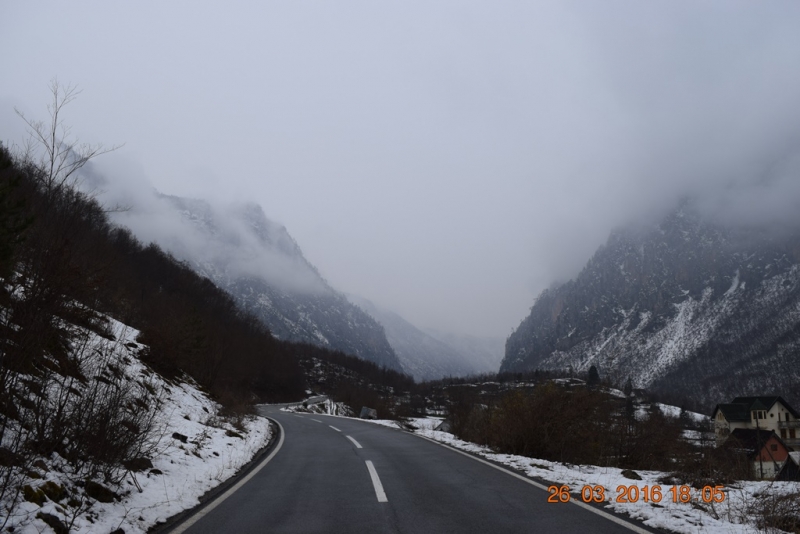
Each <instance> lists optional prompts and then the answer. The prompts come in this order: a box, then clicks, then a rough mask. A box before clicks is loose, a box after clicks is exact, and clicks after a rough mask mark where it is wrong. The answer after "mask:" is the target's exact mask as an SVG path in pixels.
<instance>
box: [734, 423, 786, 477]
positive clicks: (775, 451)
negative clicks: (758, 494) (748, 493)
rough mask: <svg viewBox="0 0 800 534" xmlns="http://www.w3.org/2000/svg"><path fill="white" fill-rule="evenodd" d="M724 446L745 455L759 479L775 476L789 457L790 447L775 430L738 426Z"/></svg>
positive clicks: (752, 471) (754, 474) (753, 473)
mask: <svg viewBox="0 0 800 534" xmlns="http://www.w3.org/2000/svg"><path fill="white" fill-rule="evenodd" d="M722 446H723V447H724V448H725V449H727V450H729V451H731V452H733V453H735V454H737V455H742V456H744V457H745V458H746V459H747V461H748V463H749V464H750V471H751V474H752V475H753V476H755V478H758V479H773V478H775V476H776V475H777V474H778V473H779V472H780V471H781V469H782V468H783V465H784V464H785V463H786V461H787V459H788V458H789V448H788V447H787V446H786V444H785V443H784V442H783V440H781V438H779V437H778V435H777V434H776V433H775V432H774V431H773V430H760V429H752V428H736V429H734V430H733V431H732V432H731V433H730V435H729V436H728V439H726V440H725V443H723V445H722Z"/></svg>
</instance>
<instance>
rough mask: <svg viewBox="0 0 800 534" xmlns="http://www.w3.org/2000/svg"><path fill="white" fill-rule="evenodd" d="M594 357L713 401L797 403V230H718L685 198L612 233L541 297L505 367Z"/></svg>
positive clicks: (582, 366)
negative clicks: (659, 215) (653, 220)
mask: <svg viewBox="0 0 800 534" xmlns="http://www.w3.org/2000/svg"><path fill="white" fill-rule="evenodd" d="M591 365H596V366H597V367H598V368H599V369H600V372H601V374H602V375H605V376H610V377H611V378H613V379H616V380H618V381H620V382H622V381H624V380H625V379H626V378H627V377H628V376H630V377H631V378H632V379H633V383H634V384H635V385H636V386H637V387H647V388H651V389H654V390H661V391H670V392H674V393H677V394H679V395H683V396H686V397H688V398H692V399H695V400H697V401H700V402H703V403H705V404H706V405H710V406H713V404H715V403H717V402H722V401H723V400H725V399H727V398H729V397H731V396H735V395H746V394H757V393H758V394H766V393H775V394H781V395H784V396H785V397H786V398H787V399H788V398H791V399H792V400H791V401H790V402H794V403H797V402H798V401H800V233H789V232H785V231H784V232H782V233H781V234H780V235H778V234H774V233H767V232H765V231H758V230H753V229H749V230H745V229H742V228H738V229H736V230H732V229H727V228H723V227H721V226H718V225H715V224H713V223H711V222H709V221H707V220H704V219H703V218H702V217H701V216H699V215H698V214H697V213H696V212H695V211H694V210H693V209H692V208H691V207H690V204H688V203H684V204H682V206H681V207H680V208H678V209H676V210H675V211H673V212H672V213H671V214H669V215H668V216H667V217H666V218H665V219H664V220H663V221H662V222H661V223H660V224H658V225H657V226H655V227H652V228H648V229H644V230H640V231H617V232H614V233H613V234H612V235H611V237H610V238H609V240H608V243H607V244H606V245H605V246H604V247H601V248H600V249H599V250H598V251H597V252H596V253H595V255H594V256H593V257H592V258H591V259H590V260H589V262H588V264H587V265H586V266H585V268H584V269H583V271H582V272H581V273H580V274H579V275H578V276H577V277H576V278H575V279H574V280H571V281H569V282H567V283H566V284H563V285H562V286H560V287H557V288H554V289H549V290H546V291H544V292H543V293H542V294H541V295H540V296H539V297H538V299H537V301H536V303H535V304H534V305H533V307H532V308H531V313H530V315H529V316H528V317H527V318H525V319H524V320H523V321H522V323H521V324H520V325H519V327H518V328H517V330H516V331H515V332H514V333H513V334H512V335H511V336H510V337H509V339H508V341H507V343H506V354H505V358H504V360H503V363H502V367H501V370H503V371H516V370H525V369H536V368H539V369H556V368H561V369H565V368H568V367H572V368H573V369H575V370H576V371H585V370H588V368H589V367H590V366H591Z"/></svg>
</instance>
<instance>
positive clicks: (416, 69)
mask: <svg viewBox="0 0 800 534" xmlns="http://www.w3.org/2000/svg"><path fill="white" fill-rule="evenodd" d="M799 23H800V4H798V3H796V2H770V3H752V2H739V1H727V0H726V1H721V0H720V1H712V2H703V3H699V2H681V3H675V2H639V1H614V2H603V3H589V2H564V1H553V2H536V3H528V2H462V1H451V2H436V3H429V2H413V1H412V2H390V3H371V2H356V1H347V2H335V3H321V2H320V3H310V4H309V3H280V2H267V3H256V2H241V3H235V4H233V5H227V4H226V5H223V4H220V3H206V2H200V3H196V2H191V3H189V2H185V3H179V2H174V3H172V2H171V3H168V4H164V3H160V2H137V3H135V4H133V3H132V4H125V5H122V4H113V3H101V2H96V3H94V2H87V3H80V4H73V3H70V4H65V3H58V2H54V1H50V2H43V3H42V2H40V3H36V4H31V3H28V2H22V1H9V2H4V4H3V6H2V8H0V45H2V47H3V49H4V50H6V52H7V53H5V54H3V56H2V58H0V71H2V72H3V76H2V80H3V81H2V82H1V83H0V140H2V141H3V142H4V143H5V144H13V143H21V142H22V139H23V136H24V123H22V121H21V120H20V119H19V117H17V116H16V114H15V112H14V108H17V109H19V110H20V111H22V112H23V113H24V114H25V115H26V116H29V117H36V118H45V117H46V114H47V110H46V104H47V103H48V101H49V98H50V97H49V95H48V83H49V82H50V80H51V79H53V78H54V77H57V78H58V80H59V81H60V82H61V83H64V84H75V85H77V86H79V87H80V88H81V89H83V92H82V93H81V94H80V97H79V98H78V99H77V100H75V102H73V103H72V104H71V105H70V106H69V107H68V108H67V109H66V111H65V114H66V115H65V117H64V120H65V121H66V122H67V123H68V124H70V125H71V126H72V131H73V133H74V134H75V135H77V136H78V137H80V138H81V139H82V140H84V141H89V142H103V143H106V144H108V145H113V144H122V143H124V146H123V147H122V148H120V149H119V150H117V151H115V152H113V153H112V154H108V155H105V156H103V157H102V158H99V159H97V160H96V161H95V163H94V164H93V165H92V167H91V168H90V169H89V171H90V173H89V175H88V177H87V182H88V184H89V187H91V188H94V189H95V190H96V193H97V194H98V198H99V199H101V200H102V201H103V202H104V203H106V204H107V205H109V206H113V205H116V204H121V205H126V206H129V207H130V209H129V210H128V211H124V212H120V213H117V214H115V215H114V218H115V220H116V221H118V222H119V223H121V224H125V225H129V226H130V227H131V228H132V229H133V230H134V231H135V233H136V235H137V236H139V238H140V239H142V240H144V241H155V242H157V243H160V244H162V245H164V246H165V247H166V248H172V249H176V247H178V248H181V249H182V250H183V251H184V252H185V255H186V257H190V258H195V259H196V260H197V261H206V260H208V261H211V260H212V259H214V258H220V257H223V258H226V261H227V262H228V266H229V267H230V269H231V273H233V274H245V275H247V274H255V273H258V274H261V275H262V276H264V277H266V278H268V279H269V280H271V281H273V282H274V283H277V284H280V285H283V286H286V287H290V288H293V289H294V290H298V291H324V290H325V287H324V286H320V285H319V282H318V281H317V280H316V274H315V273H314V271H313V268H312V267H310V266H308V265H307V264H305V263H304V262H294V261H291V260H287V257H286V256H285V255H284V254H273V253H271V252H270V248H269V247H263V246H260V242H259V241H258V238H257V237H256V236H255V234H253V232H251V231H250V229H251V223H252V220H250V219H247V218H242V217H241V216H238V215H236V214H241V213H242V206H244V205H252V204H256V205H259V206H261V207H262V208H263V211H264V213H265V214H266V217H267V218H268V219H270V220H272V221H275V224H274V225H269V228H271V229H272V230H271V232H272V234H270V235H272V238H273V239H274V241H275V242H276V243H278V242H280V243H282V245H280V246H283V247H284V248H287V247H288V248H287V250H288V249H291V248H292V247H294V246H295V243H294V242H292V241H291V239H288V237H287V236H286V235H285V234H283V232H282V231H281V226H285V228H286V230H287V231H288V234H289V235H290V236H291V237H292V238H294V239H295V240H296V243H297V245H299V247H300V248H301V249H302V251H303V254H304V255H305V257H306V258H307V259H308V261H309V262H310V263H311V264H312V265H314V266H315V267H316V268H318V269H319V273H320V274H321V275H322V277H323V278H324V279H326V280H327V281H328V282H329V283H330V285H331V286H332V287H334V288H335V289H337V290H341V291H344V292H347V293H352V294H357V295H361V296H363V297H366V298H368V299H370V300H371V301H373V302H375V303H377V304H379V305H380V306H381V307H383V308H386V309H389V310H392V311H394V312H397V313H399V314H400V315H402V316H403V317H405V318H406V319H408V320H409V321H411V322H412V323H414V324H415V325H417V326H420V327H425V328H432V329H436V330H438V331H443V332H455V333H461V334H467V333H468V334H472V335H477V336H492V337H504V336H507V335H508V333H509V332H510V331H511V329H512V328H514V327H515V326H516V325H517V324H518V323H519V321H520V320H521V319H522V318H523V317H524V315H525V314H526V313H527V310H528V308H529V307H530V306H531V304H532V303H533V301H534V299H535V297H536V295H537V294H538V293H539V292H540V291H541V290H543V289H544V288H546V287H548V286H549V285H550V284H552V283H553V282H554V281H563V280H566V279H568V278H570V277H572V276H574V275H575V274H577V273H578V272H579V271H580V269H581V268H582V267H583V265H584V264H585V262H586V261H587V260H588V258H589V257H590V256H591V255H592V253H593V252H594V251H595V250H596V249H597V247H598V246H600V245H601V244H603V243H604V242H605V241H606V239H607V237H608V235H609V232H610V231H611V230H612V229H614V228H616V227H619V226H621V225H629V224H646V223H648V222H652V221H654V220H657V219H658V218H659V217H660V216H662V215H663V214H665V213H666V212H667V211H669V210H670V209H673V208H674V207H675V206H676V205H677V203H678V201H679V199H681V198H682V197H686V196H690V197H692V198H694V199H696V203H697V205H699V206H701V208H702V209H703V210H704V212H705V213H707V214H708V215H710V216H712V217H714V218H716V219H717V220H719V221H721V222H724V223H725V224H729V225H730V224H746V225H758V226H763V227H771V228H778V229H781V228H786V227H792V228H793V227H795V226H796V225H797V224H798V222H800V221H798V217H800V144H799V143H798V141H800V105H799V104H800V69H799V68H798V66H800V32H798V31H797V28H798V24H799ZM45 37H46V38H45ZM54 42H57V43H59V46H57V47H55V48H54V47H53V44H52V43H54ZM99 177H102V178H103V179H104V180H100V179H99ZM92 180H94V181H92ZM156 191H158V192H159V193H161V194H165V195H175V196H179V197H186V198H196V199H206V200H208V201H209V202H210V204H209V206H210V208H209V209H210V211H209V212H208V214H209V217H210V219H209V220H213V221H214V225H215V226H214V228H215V229H214V232H216V233H215V239H213V240H209V239H208V237H207V234H206V233H204V232H200V231H198V224H199V223H198V221H196V220H195V221H194V222H192V221H191V220H190V219H189V218H187V216H186V214H185V213H181V210H176V209H175V208H174V205H173V204H170V200H169V199H167V198H165V197H163V196H160V195H159V194H158V193H156ZM251 209H252V208H251ZM241 240H253V241H252V243H249V245H251V246H247V247H244V248H245V249H248V250H253V251H257V252H254V253H253V254H248V255H241V254H240V253H239V252H236V251H239V250H242V249H241V248H236V247H233V245H235V244H237V243H240V242H241ZM280 246H279V248H280Z"/></svg>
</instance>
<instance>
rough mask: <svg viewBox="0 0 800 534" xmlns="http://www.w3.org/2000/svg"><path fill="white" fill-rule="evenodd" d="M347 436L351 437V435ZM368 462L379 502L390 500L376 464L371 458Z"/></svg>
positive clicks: (368, 468)
mask: <svg viewBox="0 0 800 534" xmlns="http://www.w3.org/2000/svg"><path fill="white" fill-rule="evenodd" d="M347 437H348V438H350V436H347ZM350 439H353V438H350ZM353 441H355V440H353ZM366 462H367V470H368V471H369V476H370V478H371V479H372V485H373V486H375V496H376V497H378V502H389V499H387V498H386V493H385V492H384V491H383V484H381V479H380V478H378V472H377V471H375V466H374V465H372V462H371V461H370V460H367V461H366Z"/></svg>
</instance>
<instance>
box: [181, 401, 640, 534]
mask: <svg viewBox="0 0 800 534" xmlns="http://www.w3.org/2000/svg"><path fill="white" fill-rule="evenodd" d="M261 411H262V415H265V416H268V417H271V418H273V419H274V420H276V421H278V422H279V423H280V425H281V427H282V428H283V430H284V442H283V444H282V447H281V449H280V450H278V451H277V453H276V454H275V455H274V457H272V459H271V460H270V461H269V462H268V463H267V464H266V465H264V466H263V468H261V469H260V470H258V471H257V472H255V474H253V476H252V477H251V478H250V479H249V480H248V481H247V482H246V483H245V484H244V485H242V487H241V488H239V489H238V490H237V491H235V492H233V493H231V494H229V495H228V496H227V498H225V499H224V500H223V501H222V502H216V503H212V504H211V506H213V509H211V510H210V511H209V510H208V509H206V513H205V514H204V515H202V517H200V518H199V519H197V517H195V518H193V519H195V520H196V521H195V522H194V523H193V524H192V525H191V526H189V527H188V529H186V530H185V532H187V533H192V534H200V533H220V532H237V533H248V532H253V533H255V532H258V533H263V532H270V533H272V532H275V533H283V532H286V533H306V532H309V533H312V532H320V533H340V532H341V533H350V532H369V533H373V532H376V533H377V532H391V533H395V532H397V533H409V534H411V533H439V532H442V533H447V532H453V533H488V532H559V533H560V532H597V533H626V534H630V532H637V531H638V532H654V531H653V530H652V529H648V528H646V527H643V526H641V525H634V524H633V523H628V522H627V521H621V520H620V519H619V518H615V519H616V521H618V522H620V521H621V522H623V523H625V524H619V523H618V522H614V521H611V520H609V519H606V518H605V517H603V516H600V515H597V514H596V513H593V512H592V511H591V510H587V509H584V508H582V507H579V506H575V505H573V504H550V503H547V497H548V493H547V492H546V491H543V490H541V489H539V488H537V487H534V486H532V485H530V484H528V483H526V482H525V481H523V480H520V479H519V478H516V477H514V476H511V475H509V474H508V473H505V472H503V471H501V470H498V469H495V468H493V467H491V466H489V465H486V464H485V463H481V462H479V461H475V459H474V458H471V457H469V456H467V455H464V454H459V453H458V452H455V451H453V450H450V449H448V448H445V447H441V446H439V445H437V444H435V443H431V442H429V441H427V440H424V439H421V438H419V437H417V436H413V435H410V434H408V433H405V432H402V431H400V430H394V429H391V428H386V427H382V426H379V425H374V424H371V423H367V422H363V421H359V420H355V419H346V418H339V417H329V416H324V415H316V414H302V415H300V414H297V415H296V414H290V413H286V412H281V411H280V410H279V407H277V406H265V407H261ZM190 521H191V519H190ZM626 525H627V526H626ZM184 528H185V524H184V526H183V527H182V526H180V525H179V526H178V527H177V530H178V531H181V532H182V531H184V530H183V529H184ZM632 529H633V530H632Z"/></svg>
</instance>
